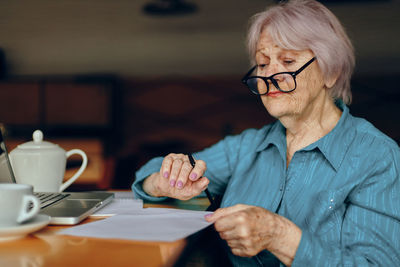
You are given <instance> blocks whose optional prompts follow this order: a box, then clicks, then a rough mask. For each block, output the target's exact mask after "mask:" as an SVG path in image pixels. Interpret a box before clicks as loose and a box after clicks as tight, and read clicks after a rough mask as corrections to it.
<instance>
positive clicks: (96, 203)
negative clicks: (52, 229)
mask: <svg viewBox="0 0 400 267" xmlns="http://www.w3.org/2000/svg"><path fill="white" fill-rule="evenodd" d="M0 183H16V180H15V176H14V172H13V169H12V166H11V163H10V159H9V156H8V152H7V148H6V145H5V142H4V138H3V134H2V132H1V130H0ZM34 194H35V195H36V196H37V197H38V198H39V200H40V202H41V210H40V213H41V214H46V215H49V216H50V217H51V220H50V224H68V225H72V224H77V223H79V222H80V221H82V220H83V219H85V218H86V217H88V216H89V215H91V214H92V213H94V212H95V211H97V210H98V209H100V208H102V207H103V206H104V205H107V204H108V203H110V202H111V200H112V199H113V198H114V194H113V193H108V192H63V193H49V192H34Z"/></svg>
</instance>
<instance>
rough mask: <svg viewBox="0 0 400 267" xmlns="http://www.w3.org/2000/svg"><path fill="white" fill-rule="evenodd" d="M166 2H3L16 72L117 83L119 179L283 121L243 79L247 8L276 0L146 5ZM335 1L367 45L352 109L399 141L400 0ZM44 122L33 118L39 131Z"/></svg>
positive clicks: (4, 31)
mask: <svg viewBox="0 0 400 267" xmlns="http://www.w3.org/2000/svg"><path fill="white" fill-rule="evenodd" d="M164 1H166V0H164ZM161 2H163V1H162V0H137V1H133V0H114V1H110V0H79V1H75V0H74V1H66V0H65V1H63V0H61V1H52V0H40V1H29V0H13V1H11V0H4V1H1V2H0V47H1V48H2V49H3V51H4V53H5V57H6V60H7V61H6V66H7V77H8V79H12V80H13V81H15V80H25V81H26V80H27V79H28V80H29V79H30V80H35V81H36V82H37V81H39V83H38V84H39V85H38V87H37V90H38V92H39V93H40V92H42V91H41V90H45V89H43V88H42V87H43V86H42V87H41V85H43V84H44V83H46V84H47V83H48V80H49V79H50V80H54V79H56V80H59V79H60V77H62V78H61V80H70V81H71V82H72V83H75V82H76V81H77V77H80V78H79V79H78V80H80V79H81V78H82V77H86V81H87V77H89V81H93V80H96V83H97V82H99V81H103V80H104V81H106V83H107V84H110V81H111V83H112V85H113V86H112V88H113V89H112V90H113V91H115V94H112V96H110V99H109V100H110V103H111V104H112V106H113V110H115V111H116V112H115V114H114V115H115V116H113V117H112V123H111V124H110V125H109V126H110V129H108V130H107V133H110V131H111V132H112V134H111V135H109V136H108V138H107V147H111V149H110V150H109V151H111V152H110V153H111V154H112V156H113V157H114V158H115V159H116V164H115V175H114V177H115V181H114V186H119V187H127V186H129V184H130V183H131V182H132V179H133V172H134V170H136V169H137V168H138V167H139V166H141V165H142V164H143V163H144V162H145V161H147V160H148V159H149V158H151V157H153V156H156V155H163V154H166V153H168V152H170V151H173V152H180V151H193V150H199V149H202V148H204V147H206V146H208V145H211V144H213V143H215V142H216V141H218V140H219V139H221V138H222V137H223V136H226V135H227V134H236V133H239V132H241V131H242V130H244V129H246V128H249V127H261V126H262V125H264V124H266V123H269V122H271V121H272V120H273V119H272V118H271V117H269V116H268V114H266V112H265V111H264V108H263V106H262V104H261V102H260V101H259V100H258V99H257V98H256V97H254V96H253V95H251V94H249V93H248V92H247V89H246V88H244V87H243V86H242V85H241V84H240V78H241V76H242V75H243V74H244V73H245V72H246V71H247V69H248V67H249V64H248V59H247V54H246V51H245V45H244V39H245V32H246V28H247V22H248V18H249V17H250V16H251V15H253V14H255V13H256V12H259V11H262V10H263V9H264V8H265V7H266V6H267V5H268V4H271V3H273V2H275V1H271V0H268V1H267V0H251V1H244V0H232V1H214V0H202V1H195V0H190V1H189V0H187V2H188V3H192V4H194V5H196V7H197V11H196V12H194V13H191V14H186V15H168V16H155V15H149V14H146V13H145V12H143V8H144V6H145V5H146V4H149V3H155V4H159V3H161ZM324 3H325V4H326V5H327V6H328V8H330V9H331V10H332V11H333V12H334V13H335V14H336V15H337V16H338V17H339V19H340V20H341V21H342V23H343V24H344V26H345V28H346V29H347V31H348V34H349V36H350V37H351V39H352V40H353V43H354V46H355V49H356V56H357V66H356V71H355V75H354V79H353V86H352V88H353V93H354V101H353V104H352V105H351V111H352V113H353V114H355V115H357V116H361V117H365V118H367V119H368V120H370V121H371V122H372V123H374V124H375V125H376V126H377V127H378V128H379V129H381V130H382V131H383V132H385V133H386V134H388V135H389V136H391V137H392V138H393V139H395V140H396V141H397V142H400V119H399V114H400V112H399V111H400V92H399V87H398V77H399V73H400V64H399V63H398V62H399V60H400V38H399V34H398V33H399V31H398V26H400V16H399V15H398V14H399V11H400V1H398V0H380V1H378V0H376V1H374V0H365V1H362V0H349V1H324ZM66 77H68V78H66ZM80 81H81V80H80ZM7 86H8V85H7ZM7 86H6V87H1V88H0V90H3V88H8V87H7ZM63 86H64V87H63ZM63 86H61V87H60V86H58V87H57V88H65V89H64V90H71V91H74V92H75V93H74V94H77V97H76V102H77V103H78V102H79V101H81V102H82V103H80V104H81V105H83V106H85V105H86V104H87V105H89V106H90V100H88V98H87V97H86V98H82V97H79V90H78V89H76V86H73V88H74V89H73V90H72V89H71V86H69V85H67V86H65V85H63ZM41 88H42V89H41ZM68 88H70V89H68ZM59 90H61V89H59ZM53 92H54V91H53ZM0 93H1V92H0ZM39 100H40V99H39ZM72 101H75V100H72ZM39 103H41V102H40V101H39ZM6 105H7V103H6ZM3 106H4V105H3ZM56 106H57V105H56ZM7 109H11V110H12V109H15V106H12V105H11V104H8V106H7ZM42 111H43V110H42ZM59 112H60V114H61V113H62V112H63V111H62V110H60V111H59ZM42 113H43V112H42ZM99 113H101V111H99ZM42 116H43V117H46V116H45V115H43V114H42ZM55 117H57V116H55ZM1 120H3V119H2V118H0V121H1ZM37 126H38V125H32V124H29V125H25V128H28V129H27V132H31V130H32V131H33V130H34V128H36V127H37ZM39 126H44V125H43V124H42V123H39ZM61 126H63V125H61ZM64 126H65V125H64ZM81 126H82V125H81ZM84 126H85V127H82V129H83V130H84V131H86V132H88V133H89V134H90V135H91V136H92V137H96V135H98V136H101V137H103V136H102V135H103V133H102V132H101V131H97V128H95V127H90V125H89V126H88V124H86V125H84ZM53 128H54V127H53ZM64 128H65V127H64ZM93 129H94V130H93ZM49 130H54V129H50V128H49ZM63 130H64V129H63ZM75 133H76V132H75ZM78 133H82V132H79V131H78ZM67 134H68V131H67ZM22 135H24V134H22ZM23 138H29V136H27V135H24V136H23Z"/></svg>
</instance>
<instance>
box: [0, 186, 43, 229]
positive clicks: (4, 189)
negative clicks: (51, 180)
mask: <svg viewBox="0 0 400 267" xmlns="http://www.w3.org/2000/svg"><path fill="white" fill-rule="evenodd" d="M39 210H40V202H39V200H38V199H37V198H36V197H35V196H34V195H33V188H32V186H31V185H26V184H0V214H1V216H0V227H12V226H17V225H19V224H20V223H23V222H25V221H27V220H29V219H31V218H33V217H34V216H35V215H36V214H38V212H39Z"/></svg>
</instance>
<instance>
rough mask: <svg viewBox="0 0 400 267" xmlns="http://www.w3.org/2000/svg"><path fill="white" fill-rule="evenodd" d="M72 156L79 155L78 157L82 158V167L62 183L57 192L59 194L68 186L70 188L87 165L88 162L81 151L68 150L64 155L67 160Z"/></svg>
mask: <svg viewBox="0 0 400 267" xmlns="http://www.w3.org/2000/svg"><path fill="white" fill-rule="evenodd" d="M73 154H79V155H81V157H82V165H81V167H80V168H79V170H78V171H77V172H76V173H75V174H74V175H73V176H72V177H71V178H69V179H68V180H67V181H66V182H65V183H63V184H62V185H61V186H60V190H59V191H60V192H62V191H64V190H65V189H67V187H68V186H70V185H71V184H72V183H73V182H75V180H76V179H78V177H79V176H80V175H81V174H82V172H83V171H84V170H85V169H86V165H87V162H88V160H87V156H86V153H85V152H83V151H82V150H80V149H72V150H70V151H68V152H67V153H66V155H67V158H69V157H70V156H71V155H73Z"/></svg>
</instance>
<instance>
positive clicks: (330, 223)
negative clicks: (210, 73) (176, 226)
mask: <svg viewBox="0 0 400 267" xmlns="http://www.w3.org/2000/svg"><path fill="white" fill-rule="evenodd" d="M248 47H249V52H250V57H251V59H252V61H253V64H254V65H255V66H254V67H252V68H251V69H250V71H249V72H248V73H247V74H246V75H245V77H244V78H243V82H244V83H245V84H246V85H247V86H248V87H249V88H250V90H251V91H252V92H253V93H255V94H256V95H259V96H260V97H261V100H262V103H263V104H264V106H265V108H266V109H267V111H268V112H269V114H271V115H272V116H274V117H275V118H277V121H276V122H274V123H272V124H270V125H266V126H264V127H263V128H261V129H249V130H246V131H244V132H243V133H242V134H240V135H237V136H228V137H226V138H225V139H223V140H222V141H220V142H219V143H217V144H215V145H214V146H212V147H210V148H208V149H205V150H204V151H201V152H198V153H195V154H194V155H195V158H196V159H197V161H196V165H195V167H194V168H192V166H191V164H190V162H189V159H188V156H187V155H183V154H169V155H167V156H166V157H165V158H155V159H153V160H151V161H150V162H148V163H147V164H146V165H145V166H143V167H142V168H141V169H140V170H139V171H138V172H137V174H136V181H135V183H134V184H133V187H132V188H133V191H134V192H135V193H136V195H137V196H139V197H142V198H145V199H150V200H163V199H165V198H166V197H171V198H177V199H190V198H192V197H195V196H197V195H199V194H200V193H201V192H202V191H203V190H205V189H206V188H207V187H208V188H209V190H210V192H211V193H212V194H214V195H222V196H223V198H222V202H221V208H219V209H217V210H216V211H215V212H214V213H213V214H212V215H210V216H207V217H206V220H208V221H210V222H214V226H215V229H216V231H218V232H219V235H220V237H221V238H222V239H224V240H225V241H226V243H227V245H228V246H229V247H230V251H231V254H230V258H231V260H232V262H233V263H234V265H237V266H247V265H263V264H264V265H269V264H272V263H276V264H278V265H279V263H281V264H284V265H296V266H338V265H346V266H366V265H380V266H400V180H399V171H400V150H399V147H398V146H397V144H396V143H395V142H394V141H393V140H391V139H390V138H389V137H387V136H385V135H384V134H383V133H381V132H380V131H379V130H377V129H376V128H374V127H373V126H372V125H371V124H370V123H368V122H367V121H366V120H364V119H360V118H356V117H353V116H352V115H351V114H350V113H349V109H348V107H347V106H346V105H347V104H349V103H350V101H351V91H350V77H351V74H352V71H353V67H354V54H353V49H352V45H351V42H350V41H349V39H348V37H347V35H346V33H345V31H344V29H343V28H342V26H341V24H340V22H339V21H338V20H337V18H336V17H335V16H334V15H333V14H332V13H331V12H330V11H329V10H328V9H327V8H326V7H324V6H323V5H322V4H320V3H318V2H316V1H313V0H298V1H296V0H293V1H289V2H285V3H280V4H277V5H276V6H273V7H271V8H269V9H267V10H266V11H264V12H261V13H259V14H256V15H255V16H254V17H253V19H252V23H251V27H250V30H249V34H248Z"/></svg>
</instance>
